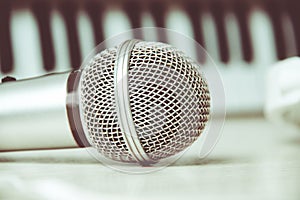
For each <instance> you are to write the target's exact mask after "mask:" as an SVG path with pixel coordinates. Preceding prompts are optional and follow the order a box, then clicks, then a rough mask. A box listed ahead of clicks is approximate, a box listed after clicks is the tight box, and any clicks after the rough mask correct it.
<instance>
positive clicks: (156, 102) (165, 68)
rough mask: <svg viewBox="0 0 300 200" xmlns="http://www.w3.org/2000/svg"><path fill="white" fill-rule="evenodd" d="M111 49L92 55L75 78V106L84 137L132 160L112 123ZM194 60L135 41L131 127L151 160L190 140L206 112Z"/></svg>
mask: <svg viewBox="0 0 300 200" xmlns="http://www.w3.org/2000/svg"><path fill="white" fill-rule="evenodd" d="M116 51H117V48H111V49H108V50H105V51H102V52H101V53H99V54H97V55H96V56H95V58H94V59H93V60H92V61H91V62H90V63H89V64H88V66H86V67H85V69H84V70H83V74H82V78H81V107H82V110H83V116H84V122H85V126H86V127H87V130H88V134H89V137H90V138H91V140H92V141H93V143H94V145H95V147H96V148H97V149H98V151H99V152H100V153H102V154H103V155H105V156H107V157H109V158H112V159H114V160H118V161H126V162H132V161H135V160H134V158H133V156H132V155H131V153H130V152H129V150H128V147H127V146H126V143H125V142H124V138H123V137H122V133H121V130H120V126H119V124H118V119H117V113H116V105H115V99H114V98H115V96H114V64H115V59H116ZM196 65H197V64H196V63H194V62H193V61H192V60H191V59H190V58H188V57H186V56H185V55H184V54H183V53H182V52H181V51H179V50H177V49H176V48H174V47H172V46H170V45H167V44H163V43H157V42H139V43H137V44H136V45H135V47H134V49H133V51H132V53H131V56H130V62H129V69H128V70H129V71H128V80H129V83H128V84H129V100H130V108H131V112H132V117H133V121H134V124H135V128H136V132H137V134H138V137H139V140H140V142H141V145H142V147H143V149H144V150H145V152H146V153H147V154H148V156H149V157H150V158H152V159H153V160H159V159H162V158H166V157H169V156H172V155H174V154H176V153H178V152H180V151H182V150H184V149H185V148H186V147H188V146H189V145H191V144H192V143H193V142H194V141H195V140H196V139H197V138H198V137H199V135H200V134H201V132H202V131H203V129H204V126H205V123H206V122H207V120H208V117H209V107H210V103H209V101H210V96H209V91H208V87H207V84H206V82H205V80H204V79H203V77H202V75H201V74H200V73H199V72H198V71H197V70H196V67H197V66H196Z"/></svg>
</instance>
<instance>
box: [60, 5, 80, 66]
mask: <svg viewBox="0 0 300 200" xmlns="http://www.w3.org/2000/svg"><path fill="white" fill-rule="evenodd" d="M75 3H76V1H68V0H66V1H63V2H62V3H61V4H60V10H61V13H62V16H63V18H64V21H65V25H66V28H67V37H68V46H69V52H70V60H71V67H72V68H73V69H78V68H79V67H80V65H81V53H80V45H79V37H78V30H77V5H76V4H75Z"/></svg>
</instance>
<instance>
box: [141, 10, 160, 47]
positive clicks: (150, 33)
mask: <svg viewBox="0 0 300 200" xmlns="http://www.w3.org/2000/svg"><path fill="white" fill-rule="evenodd" d="M142 27H149V29H146V30H145V31H144V32H143V37H144V39H145V40H146V41H157V40H158V38H157V32H156V31H155V29H154V27H155V22H154V19H153V17H152V15H151V14H150V13H148V12H143V13H142Z"/></svg>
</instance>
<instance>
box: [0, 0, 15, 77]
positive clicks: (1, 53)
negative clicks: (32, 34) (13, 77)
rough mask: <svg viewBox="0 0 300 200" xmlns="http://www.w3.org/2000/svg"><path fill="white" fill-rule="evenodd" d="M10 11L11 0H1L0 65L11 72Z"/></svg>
mask: <svg viewBox="0 0 300 200" xmlns="http://www.w3.org/2000/svg"><path fill="white" fill-rule="evenodd" d="M10 11H11V7H10V1H0V62H1V64H0V66H1V72H2V73H9V72H12V70H13V53H12V44H11V35H10Z"/></svg>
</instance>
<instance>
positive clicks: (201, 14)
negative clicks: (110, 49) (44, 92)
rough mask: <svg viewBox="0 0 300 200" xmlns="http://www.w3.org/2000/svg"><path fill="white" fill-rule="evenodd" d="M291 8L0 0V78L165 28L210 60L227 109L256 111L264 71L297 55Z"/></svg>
mask: <svg viewBox="0 0 300 200" xmlns="http://www.w3.org/2000/svg"><path fill="white" fill-rule="evenodd" d="M299 8H300V3H299V2H298V1H293V0H287V1H280V0H255V1H250V0H243V1H241V0H223V1H221V0H174V1H169V0H146V1H138V0H128V1H121V0H111V1H109V2H108V1H101V0H88V1H82V0H63V1H58V0H54V1H50V0H42V1H39V0H28V1H21V0H14V1H9V0H1V1H0V77H5V76H13V77H16V78H17V79H23V78H29V77H34V76H39V75H43V74H46V73H51V72H61V71H68V70H72V69H77V68H79V67H80V65H81V62H82V60H83V59H84V58H85V57H86V56H87V55H88V54H89V53H90V52H91V50H92V49H93V48H94V47H95V46H96V45H97V44H99V43H101V42H102V41H104V40H105V39H107V38H110V37H112V36H114V35H116V34H119V33H122V32H124V31H128V30H130V29H133V28H139V27H154V26H156V27H165V28H168V29H172V30H175V31H178V32H180V33H182V34H184V35H186V36H188V37H191V38H193V39H194V40H195V41H197V42H198V43H199V44H201V45H202V46H203V47H204V48H205V49H206V50H207V52H208V53H209V55H210V56H211V57H212V59H213V60H214V61H215V63H216V65H217V66H218V69H219V72H220V73H221V76H222V79H223V82H224V87H225V94H226V108H227V113H228V114H233V115H234V114H243V113H245V114H251V113H252V114H253V113H261V111H262V108H263V104H264V95H265V91H264V77H265V72H266V70H267V69H268V68H269V67H270V66H271V65H272V64H273V63H275V62H276V61H278V60H282V59H285V58H287V57H291V56H297V55H299V54H300V23H299V22H298V19H299V17H300V14H299V11H298V9H299ZM153 36H154V37H156V39H157V40H158V41H164V42H168V40H169V38H168V37H167V35H166V34H159V35H158V34H157V33H155V32H153ZM132 37H138V38H141V39H146V38H143V33H141V35H132ZM190 48H191V49H194V50H193V51H194V52H195V54H197V52H196V49H195V47H194V46H191V47H190ZM203 65H204V66H206V65H209V64H207V63H205V62H204V63H203ZM206 67H209V66H206ZM237 94H238V95H237Z"/></svg>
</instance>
